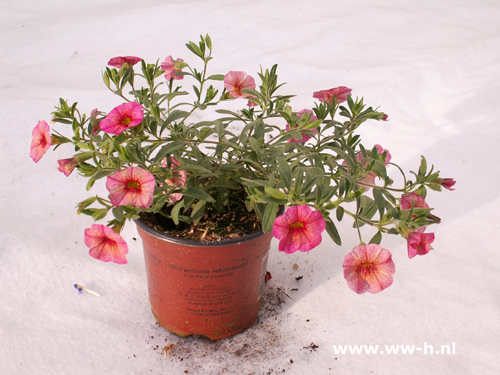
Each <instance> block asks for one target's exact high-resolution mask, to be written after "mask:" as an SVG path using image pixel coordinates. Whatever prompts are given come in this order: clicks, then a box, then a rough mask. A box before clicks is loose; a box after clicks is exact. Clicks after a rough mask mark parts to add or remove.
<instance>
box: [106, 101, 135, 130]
mask: <svg viewBox="0 0 500 375" xmlns="http://www.w3.org/2000/svg"><path fill="white" fill-rule="evenodd" d="M143 117H144V112H143V110H142V105H140V104H137V103H136V102H129V103H125V104H122V105H119V106H118V107H116V108H114V109H113V110H112V111H111V112H109V113H108V115H107V116H106V118H105V119H103V120H102V121H101V122H100V123H99V126H100V128H101V130H102V131H105V132H106V133H109V134H114V135H119V134H121V133H123V132H124V131H125V130H127V129H129V128H131V127H134V126H137V125H139V124H140V123H141V121H142V118H143Z"/></svg>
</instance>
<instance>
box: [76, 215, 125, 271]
mask: <svg viewBox="0 0 500 375" xmlns="http://www.w3.org/2000/svg"><path fill="white" fill-rule="evenodd" d="M84 241H85V245H87V247H89V248H90V251H89V254H90V256H91V257H92V258H96V259H99V260H102V261H103V262H115V263H118V264H127V258H126V257H125V255H127V253H128V246H127V243H126V242H125V240H124V239H123V238H122V237H121V236H120V235H119V234H117V233H115V232H113V229H111V228H110V227H107V226H105V225H100V224H92V226H91V227H90V228H87V229H85V240H84Z"/></svg>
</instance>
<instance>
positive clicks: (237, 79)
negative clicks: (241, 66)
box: [224, 71, 255, 98]
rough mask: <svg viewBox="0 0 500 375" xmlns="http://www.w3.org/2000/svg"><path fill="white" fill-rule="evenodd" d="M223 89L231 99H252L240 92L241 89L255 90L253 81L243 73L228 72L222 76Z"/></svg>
mask: <svg viewBox="0 0 500 375" xmlns="http://www.w3.org/2000/svg"><path fill="white" fill-rule="evenodd" d="M224 87H225V88H226V90H227V91H228V92H229V94H230V95H231V96H232V97H233V98H247V97H252V95H250V94H246V93H244V92H242V91H241V90H243V89H250V90H255V81H254V79H253V78H252V76H249V75H248V74H246V73H245V72H233V71H230V72H228V73H227V74H226V75H225V76H224Z"/></svg>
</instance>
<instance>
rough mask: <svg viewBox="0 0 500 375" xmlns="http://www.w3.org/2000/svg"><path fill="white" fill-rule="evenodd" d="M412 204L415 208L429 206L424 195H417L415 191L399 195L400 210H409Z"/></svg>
mask: <svg viewBox="0 0 500 375" xmlns="http://www.w3.org/2000/svg"><path fill="white" fill-rule="evenodd" d="M412 204H414V205H415V206H414V207H415V208H429V205H428V204H427V202H426V201H425V199H424V197H422V196H421V195H418V194H417V193H413V192H411V193H409V194H405V195H403V196H402V197H401V209H402V210H405V211H407V210H410V209H411V206H412Z"/></svg>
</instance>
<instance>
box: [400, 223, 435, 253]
mask: <svg viewBox="0 0 500 375" xmlns="http://www.w3.org/2000/svg"><path fill="white" fill-rule="evenodd" d="M424 230H425V227H424V228H420V229H419V230H418V231H417V232H411V233H409V234H408V237H407V238H406V240H407V244H408V257H409V258H410V259H411V258H413V257H414V256H415V255H425V254H427V253H428V252H429V251H431V243H432V242H434V233H423V232H424Z"/></svg>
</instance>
